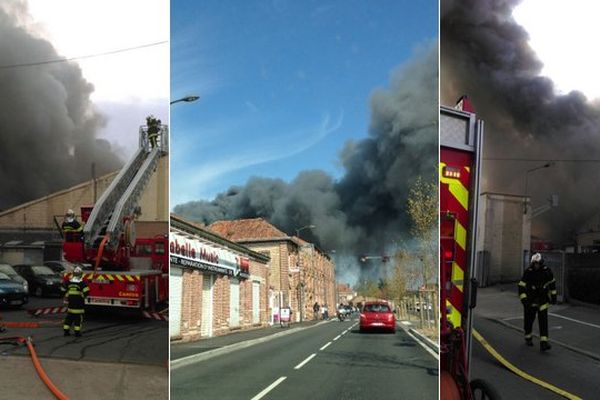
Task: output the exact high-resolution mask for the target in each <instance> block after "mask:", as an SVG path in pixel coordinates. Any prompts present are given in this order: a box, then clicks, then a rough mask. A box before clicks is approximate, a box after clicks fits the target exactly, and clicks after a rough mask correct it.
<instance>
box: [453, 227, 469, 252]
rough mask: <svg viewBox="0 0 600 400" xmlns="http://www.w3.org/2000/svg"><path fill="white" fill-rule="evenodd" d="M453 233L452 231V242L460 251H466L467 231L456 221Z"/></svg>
mask: <svg viewBox="0 0 600 400" xmlns="http://www.w3.org/2000/svg"><path fill="white" fill-rule="evenodd" d="M455 223H456V225H455V231H454V240H456V243H457V244H458V245H459V246H460V248H461V249H463V250H466V249H467V230H466V229H465V227H464V226H462V224H461V223H460V222H459V221H458V220H456V222H455Z"/></svg>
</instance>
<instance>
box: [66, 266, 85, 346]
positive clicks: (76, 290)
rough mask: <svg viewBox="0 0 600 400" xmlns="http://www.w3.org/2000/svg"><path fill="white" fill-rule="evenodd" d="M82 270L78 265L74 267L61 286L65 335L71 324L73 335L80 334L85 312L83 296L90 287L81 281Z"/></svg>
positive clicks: (68, 331) (68, 333)
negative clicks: (63, 297)
mask: <svg viewBox="0 0 600 400" xmlns="http://www.w3.org/2000/svg"><path fill="white" fill-rule="evenodd" d="M82 277H83V272H82V271H81V268H80V267H75V269H74V270H73V276H72V278H71V279H69V281H68V282H65V283H64V284H63V286H62V290H63V292H64V294H65V299H66V301H67V304H68V306H67V316H66V317H65V321H64V323H63V329H64V332H65V336H69V335H70V334H71V325H72V326H73V331H74V332H75V336H81V326H82V325H83V314H84V312H85V310H84V307H85V298H86V297H87V295H88V292H89V291H90V288H89V287H88V286H87V284H86V283H85V282H84V281H83V279H82Z"/></svg>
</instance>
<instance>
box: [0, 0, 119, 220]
mask: <svg viewBox="0 0 600 400" xmlns="http://www.w3.org/2000/svg"><path fill="white" fill-rule="evenodd" d="M26 14H27V7H26V5H25V3H23V2H20V1H11V2H8V3H7V4H5V7H4V8H3V7H2V6H0V66H8V65H15V64H23V63H33V62H38V61H45V60H55V59H58V58H61V55H60V54H57V52H56V50H55V49H54V48H53V46H52V44H51V43H49V42H48V41H46V40H43V39H39V38H36V37H34V36H32V35H31V34H30V33H29V32H28V31H26V30H25V29H24V28H22V27H20V25H19V21H22V20H23V19H24V18H26V17H27V15H26ZM0 89H1V95H0V185H1V187H2V190H1V191H0V209H5V208H8V207H11V206H14V205H16V204H20V203H22V202H25V201H28V200H32V199H34V198H37V197H41V196H44V195H47V194H49V193H51V192H54V191H57V190H60V189H64V188H66V187H69V186H71V185H74V184H77V183H79V182H82V181H85V180H87V179H90V175H91V164H92V163H95V164H96V174H97V175H101V174H105V173H108V172H112V171H115V170H116V169H118V168H119V166H120V165H121V164H122V162H121V160H119V158H118V157H117V156H116V155H115V154H114V152H113V151H112V150H111V146H110V144H109V143H108V142H107V141H105V140H99V139H98V138H97V137H96V131H97V130H98V128H99V127H101V126H102V125H103V124H104V123H105V121H104V118H103V116H101V115H100V114H99V113H98V112H97V111H96V110H95V109H94V107H93V104H92V103H91V102H90V94H91V93H92V91H93V90H94V87H93V86H92V85H91V84H90V83H89V82H87V81H86V80H85V79H84V78H83V76H82V74H81V69H80V68H79V67H78V66H77V65H76V64H75V63H71V62H70V63H55V64H46V65H39V66H30V67H17V68H0Z"/></svg>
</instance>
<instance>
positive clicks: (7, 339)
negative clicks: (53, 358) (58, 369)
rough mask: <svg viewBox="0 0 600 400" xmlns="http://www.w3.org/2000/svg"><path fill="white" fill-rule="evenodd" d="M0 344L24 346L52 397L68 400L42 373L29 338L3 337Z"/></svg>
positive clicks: (44, 373) (43, 372)
mask: <svg viewBox="0 0 600 400" xmlns="http://www.w3.org/2000/svg"><path fill="white" fill-rule="evenodd" d="M0 342H2V343H17V344H24V345H26V346H27V349H28V350H29V355H30V356H31V361H32V362H33V366H34V367H35V370H36V371H37V373H38V375H39V377H40V379H41V380H42V382H44V384H45V385H46V386H47V387H48V389H50V391H51V392H52V394H53V395H54V397H56V398H57V399H58V400H69V398H68V397H67V396H66V395H65V394H64V393H63V392H61V391H60V390H59V389H58V388H57V387H56V385H54V383H52V381H51V380H50V378H49V377H48V375H46V372H45V371H44V369H43V368H42V365H41V364H40V360H39V359H38V356H37V353H36V352H35V348H34V347H33V342H32V340H31V337H27V338H26V337H23V336H12V337H4V338H0Z"/></svg>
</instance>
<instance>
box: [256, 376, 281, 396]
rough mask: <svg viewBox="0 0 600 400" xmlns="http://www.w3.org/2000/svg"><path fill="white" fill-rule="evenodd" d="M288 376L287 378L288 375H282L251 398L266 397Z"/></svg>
mask: <svg viewBox="0 0 600 400" xmlns="http://www.w3.org/2000/svg"><path fill="white" fill-rule="evenodd" d="M286 378H287V376H282V377H281V378H279V379H277V380H276V381H275V382H273V383H271V384H270V385H269V386H267V387H266V388H265V389H264V390H263V391H262V392H260V393H259V394H257V395H256V396H254V397H253V398H252V399H251V400H259V399H262V398H263V397H265V395H266V394H267V393H269V392H270V391H271V390H273V389H274V388H275V387H276V386H277V385H279V384H280V383H281V382H283V381H285V379H286Z"/></svg>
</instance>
